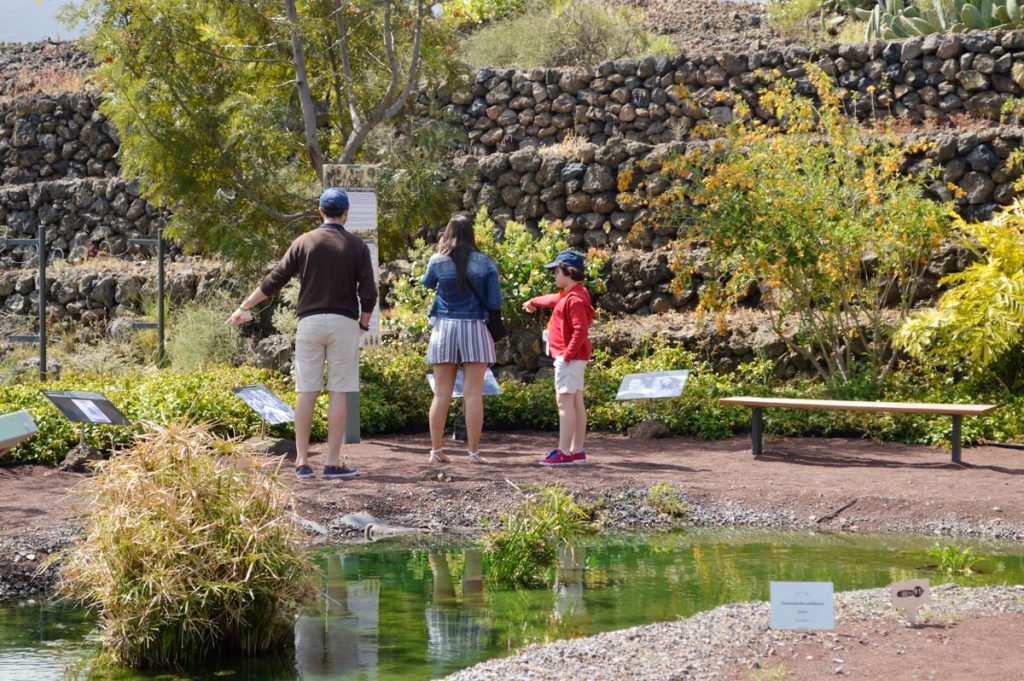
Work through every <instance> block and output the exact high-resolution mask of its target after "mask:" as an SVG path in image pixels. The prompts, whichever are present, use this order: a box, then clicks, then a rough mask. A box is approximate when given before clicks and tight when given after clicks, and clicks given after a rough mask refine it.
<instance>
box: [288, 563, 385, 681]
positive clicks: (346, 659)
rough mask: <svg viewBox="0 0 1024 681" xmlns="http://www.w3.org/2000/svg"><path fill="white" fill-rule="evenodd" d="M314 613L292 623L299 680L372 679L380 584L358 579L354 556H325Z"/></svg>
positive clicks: (376, 645) (375, 660)
mask: <svg viewBox="0 0 1024 681" xmlns="http://www.w3.org/2000/svg"><path fill="white" fill-rule="evenodd" d="M325 563H326V564H325V566H324V579H325V581H326V586H325V588H324V594H323V598H322V602H321V604H320V610H319V612H314V613H308V614H304V615H302V616H301V617H299V619H298V621H297V622H296V623H295V668H296V671H297V672H298V675H299V678H301V679H309V680H311V681H312V680H316V679H337V678H338V677H339V676H346V675H353V674H358V675H359V676H360V677H361V678H369V679H375V678H376V676H377V647H378V644H377V630H378V625H379V619H380V618H379V608H380V581H379V580H377V579H359V578H358V577H359V556H358V555H346V554H344V553H341V552H338V553H330V554H328V555H327V556H326V561H325Z"/></svg>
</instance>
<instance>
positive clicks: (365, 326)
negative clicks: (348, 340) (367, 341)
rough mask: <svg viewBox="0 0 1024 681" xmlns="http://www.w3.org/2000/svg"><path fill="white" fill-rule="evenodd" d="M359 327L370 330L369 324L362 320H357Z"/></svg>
mask: <svg viewBox="0 0 1024 681" xmlns="http://www.w3.org/2000/svg"><path fill="white" fill-rule="evenodd" d="M359 328H360V329H362V330H363V331H369V330H370V325H369V324H363V323H362V322H359Z"/></svg>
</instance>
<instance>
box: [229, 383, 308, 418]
mask: <svg viewBox="0 0 1024 681" xmlns="http://www.w3.org/2000/svg"><path fill="white" fill-rule="evenodd" d="M231 392H233V393H235V394H236V395H238V397H239V398H240V399H241V400H242V401H243V402H245V403H246V404H247V405H249V408H250V409H252V410H253V411H254V412H256V413H257V414H259V415H260V418H261V419H263V420H264V421H266V422H267V423H269V424H270V425H272V426H276V425H277V424H279V423H291V422H292V421H294V420H295V412H294V411H292V408H291V407H289V406H288V405H287V404H286V403H285V401H284V400H282V399H281V398H280V397H278V396H277V395H275V394H274V393H273V391H271V390H270V388H268V387H267V386H265V385H262V384H259V383H257V384H255V385H243V386H239V387H237V388H232V389H231Z"/></svg>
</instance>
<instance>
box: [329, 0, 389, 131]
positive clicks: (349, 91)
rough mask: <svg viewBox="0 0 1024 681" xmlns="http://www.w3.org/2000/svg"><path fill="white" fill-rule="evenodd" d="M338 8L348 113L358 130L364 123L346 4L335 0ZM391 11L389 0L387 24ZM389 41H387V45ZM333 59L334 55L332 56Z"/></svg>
mask: <svg viewBox="0 0 1024 681" xmlns="http://www.w3.org/2000/svg"><path fill="white" fill-rule="evenodd" d="M334 4H335V7H336V9H335V10H334V14H335V17H336V18H337V23H338V49H339V51H340V52H341V66H342V68H343V69H344V71H345V93H346V95H347V97H348V115H349V117H350V118H351V119H352V129H353V130H356V129H358V128H359V127H361V126H362V124H363V119H362V117H361V116H360V115H359V108H358V107H357V106H356V94H355V89H354V88H353V86H352V84H353V82H354V81H353V78H352V61H351V60H350V59H349V56H348V30H347V28H346V27H345V6H344V4H343V2H342V0H334ZM390 11H391V3H390V2H388V3H387V4H386V5H385V6H384V23H385V25H387V22H388V14H389V13H390ZM386 44H387V41H385V46H386ZM331 58H332V59H333V55H332V57H331Z"/></svg>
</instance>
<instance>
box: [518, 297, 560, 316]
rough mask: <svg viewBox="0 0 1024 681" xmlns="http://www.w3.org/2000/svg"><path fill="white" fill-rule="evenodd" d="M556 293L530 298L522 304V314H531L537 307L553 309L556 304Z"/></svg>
mask: <svg viewBox="0 0 1024 681" xmlns="http://www.w3.org/2000/svg"><path fill="white" fill-rule="evenodd" d="M558 298H559V296H558V294H557V293H548V294H546V295H543V296H537V297H536V298H530V299H529V300H527V301H526V302H525V303H523V311H524V312H533V311H534V310H535V309H537V308H538V307H554V306H555V305H556V304H557V303H558Z"/></svg>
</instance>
